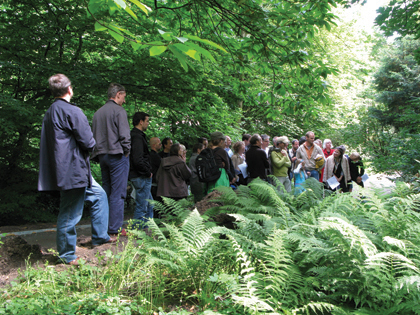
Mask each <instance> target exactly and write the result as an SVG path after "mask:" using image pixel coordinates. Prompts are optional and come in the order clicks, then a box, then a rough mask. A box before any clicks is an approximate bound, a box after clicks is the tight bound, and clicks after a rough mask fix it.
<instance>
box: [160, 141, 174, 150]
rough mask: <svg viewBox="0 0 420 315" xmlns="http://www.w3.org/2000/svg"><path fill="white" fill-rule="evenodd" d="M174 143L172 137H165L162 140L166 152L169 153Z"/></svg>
mask: <svg viewBox="0 0 420 315" xmlns="http://www.w3.org/2000/svg"><path fill="white" fill-rule="evenodd" d="M172 144H173V142H172V139H171V138H164V139H163V140H162V145H163V151H165V152H166V153H169V151H170V150H171V146H172Z"/></svg>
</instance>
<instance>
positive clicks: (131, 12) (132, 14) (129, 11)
mask: <svg viewBox="0 0 420 315" xmlns="http://www.w3.org/2000/svg"><path fill="white" fill-rule="evenodd" d="M125 11H126V12H127V13H128V14H130V15H131V16H132V17H133V19H135V20H136V21H138V18H137V15H135V14H134V12H133V11H132V10H131V9H130V8H129V7H128V6H127V7H126V8H125Z"/></svg>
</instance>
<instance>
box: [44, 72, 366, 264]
mask: <svg viewBox="0 0 420 315" xmlns="http://www.w3.org/2000/svg"><path fill="white" fill-rule="evenodd" d="M49 86H50V90H51V93H52V95H53V97H54V98H55V99H54V102H53V104H52V105H51V106H50V108H49V109H48V110H47V112H46V113H45V116H44V119H43V123H42V131H41V142H40V167H39V179H38V190H39V191H59V192H60V209H59V214H58V218H57V250H58V253H59V256H60V258H61V260H62V261H63V262H65V263H68V264H73V265H77V264H78V258H77V256H76V254H75V251H76V239H77V234H76V224H77V223H78V222H79V221H80V219H81V217H82V214H83V208H84V204H85V202H87V203H88V204H89V205H90V212H91V218H92V245H93V246H99V245H101V244H104V243H113V242H116V240H117V236H118V235H126V232H125V229H123V220H124V200H125V198H126V194H127V179H128V180H129V181H130V182H131V184H132V186H133V187H134V190H135V200H136V205H135V210H134V222H135V224H136V227H138V228H141V229H145V230H146V231H147V228H148V227H147V222H148V220H149V219H150V218H153V204H152V203H151V202H149V200H156V199H158V200H159V198H161V197H170V198H172V199H175V200H179V199H183V198H186V197H187V196H188V194H189V189H188V186H190V188H191V193H192V194H193V195H194V200H195V202H198V201H200V200H201V199H202V198H203V197H204V196H205V195H206V194H208V193H209V192H210V191H212V190H213V189H214V188H216V187H219V186H227V187H229V186H230V187H233V188H235V187H237V186H238V185H246V184H247V183H249V182H250V181H252V180H253V179H255V178H261V179H263V180H268V177H267V176H268V175H269V174H272V175H274V176H275V177H276V178H277V179H278V180H279V181H280V182H281V183H282V185H283V186H284V189H285V190H286V191H291V187H292V182H293V181H294V183H295V185H297V184H298V179H299V176H303V177H305V178H306V177H307V176H311V177H315V178H316V179H319V180H320V181H321V182H322V181H323V182H326V180H327V179H328V178H330V177H332V176H335V177H336V179H337V181H338V182H340V188H341V189H342V191H351V181H352V180H353V181H355V182H356V183H358V184H360V185H363V183H362V181H361V177H360V176H361V175H362V173H360V171H359V168H360V167H361V171H362V172H363V166H362V164H361V159H360V156H359V155H358V154H356V153H353V154H351V155H350V156H345V155H344V153H345V148H344V147H343V146H339V147H337V148H335V149H333V148H332V143H331V141H329V140H325V141H324V148H322V146H319V144H318V145H317V142H316V141H315V135H314V133H313V132H308V133H307V134H306V137H303V138H302V139H301V140H300V141H298V140H293V141H292V148H291V149H290V150H288V146H289V140H288V138H287V137H286V136H282V137H274V139H273V145H271V146H270V137H269V136H267V135H261V136H260V135H258V134H255V135H253V136H251V135H248V134H245V135H243V137H242V141H239V142H236V143H234V144H233V146H232V141H231V138H230V137H229V136H225V135H223V134H222V133H221V132H213V133H211V134H210V139H209V140H207V139H206V138H204V137H202V138H199V139H198V142H197V143H196V144H195V145H194V146H193V152H192V155H191V157H190V159H189V163H188V165H187V158H186V153H187V150H186V147H185V146H184V145H182V144H180V143H173V141H172V139H170V138H164V139H163V140H162V142H161V141H160V139H159V138H157V137H152V138H150V140H149V141H147V137H146V134H145V132H146V131H147V128H148V126H149V118H150V115H149V114H147V113H145V112H137V113H135V114H134V116H133V119H132V126H133V127H132V128H131V129H130V127H129V123H128V118H127V112H126V111H125V109H124V108H123V107H122V105H123V104H124V103H125V97H126V90H125V88H124V86H122V85H121V84H118V83H111V84H110V86H109V88H108V93H107V96H108V100H107V102H106V103H105V104H104V105H103V106H102V107H101V108H99V109H98V110H97V111H96V112H95V114H94V116H93V120H92V128H91V127H90V125H89V123H88V120H87V117H86V116H85V115H84V113H83V112H82V110H81V109H80V108H79V107H77V106H75V105H73V104H71V103H70V100H71V98H72V97H73V87H72V85H71V82H70V80H69V79H68V78H67V77H66V76H65V75H63V74H56V75H53V76H51V77H50V78H49ZM204 150H206V151H204ZM203 151H204V152H206V153H207V154H208V153H209V152H211V156H212V157H213V158H214V162H215V168H217V169H219V170H220V176H219V175H218V178H217V179H214V180H212V181H210V182H203V181H200V180H201V179H200V178H199V174H198V171H197V165H196V164H197V163H198V162H197V159H198V160H200V159H199V157H200V154H202V152H203ZM90 158H91V159H92V160H95V161H97V162H99V164H100V167H101V175H102V187H101V186H100V185H99V184H98V183H97V182H96V181H95V180H94V178H93V177H92V175H91V171H90ZM293 179H294V180H293Z"/></svg>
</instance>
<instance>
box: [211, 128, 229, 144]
mask: <svg viewBox="0 0 420 315" xmlns="http://www.w3.org/2000/svg"><path fill="white" fill-rule="evenodd" d="M210 139H211V143H212V145H213V146H214V147H224V146H225V140H226V137H225V136H224V135H223V133H221V132H220V131H215V132H212V133H211V134H210ZM222 144H223V145H222Z"/></svg>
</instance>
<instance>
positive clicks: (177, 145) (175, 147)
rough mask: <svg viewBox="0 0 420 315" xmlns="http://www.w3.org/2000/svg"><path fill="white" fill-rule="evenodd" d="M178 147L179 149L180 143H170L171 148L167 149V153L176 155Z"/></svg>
mask: <svg viewBox="0 0 420 315" xmlns="http://www.w3.org/2000/svg"><path fill="white" fill-rule="evenodd" d="M179 149H181V145H180V144H179V143H175V144H173V145H171V149H170V150H169V155H170V156H173V155H176V156H178V152H179Z"/></svg>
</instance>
